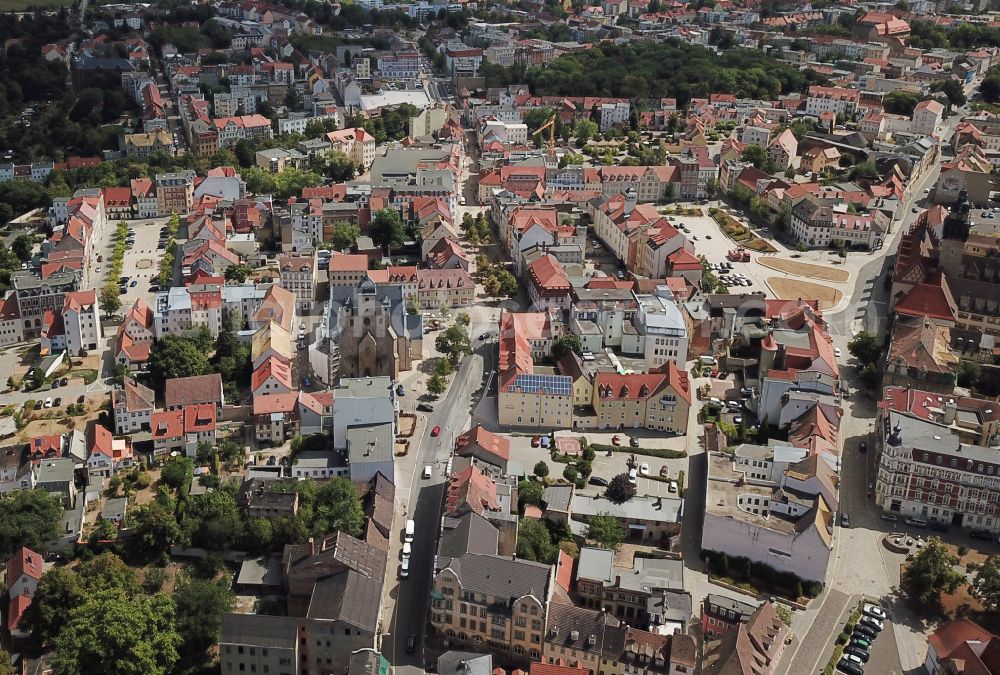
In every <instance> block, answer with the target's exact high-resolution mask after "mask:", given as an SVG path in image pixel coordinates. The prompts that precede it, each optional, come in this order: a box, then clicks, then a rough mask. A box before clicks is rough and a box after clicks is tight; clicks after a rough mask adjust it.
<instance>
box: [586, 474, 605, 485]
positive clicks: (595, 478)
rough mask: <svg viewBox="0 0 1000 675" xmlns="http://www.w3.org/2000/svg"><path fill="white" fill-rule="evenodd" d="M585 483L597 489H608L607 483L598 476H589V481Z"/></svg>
mask: <svg viewBox="0 0 1000 675" xmlns="http://www.w3.org/2000/svg"><path fill="white" fill-rule="evenodd" d="M587 482H588V483H590V484H591V485H596V486H597V487H608V481H607V480H605V479H604V478H601V477H600V476H591V477H590V480H589V481H587Z"/></svg>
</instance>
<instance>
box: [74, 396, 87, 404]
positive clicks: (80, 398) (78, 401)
mask: <svg viewBox="0 0 1000 675" xmlns="http://www.w3.org/2000/svg"><path fill="white" fill-rule="evenodd" d="M86 400H87V395H86V394H80V395H79V396H77V397H76V402H77V403H83V402H84V401H86Z"/></svg>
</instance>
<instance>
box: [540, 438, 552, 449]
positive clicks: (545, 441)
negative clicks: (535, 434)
mask: <svg viewBox="0 0 1000 675" xmlns="http://www.w3.org/2000/svg"><path fill="white" fill-rule="evenodd" d="M550 445H551V441H550V439H549V437H548V436H542V447H543V448H547V447H549V446H550Z"/></svg>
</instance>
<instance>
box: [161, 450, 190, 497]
mask: <svg viewBox="0 0 1000 675" xmlns="http://www.w3.org/2000/svg"><path fill="white" fill-rule="evenodd" d="M193 475H194V462H193V461H192V460H191V458H190V457H185V456H183V455H179V456H177V457H171V458H170V459H168V460H167V461H166V462H164V464H163V470H162V471H161V472H160V480H162V481H163V484H164V485H167V486H169V487H171V488H173V489H174V490H178V489H180V488H181V486H183V485H186V484H187V482H188V481H189V480H190V479H191V477H192V476H193Z"/></svg>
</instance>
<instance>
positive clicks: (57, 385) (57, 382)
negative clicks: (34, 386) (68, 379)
mask: <svg viewBox="0 0 1000 675" xmlns="http://www.w3.org/2000/svg"><path fill="white" fill-rule="evenodd" d="M51 388H52V389H58V388H59V380H52V385H51Z"/></svg>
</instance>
